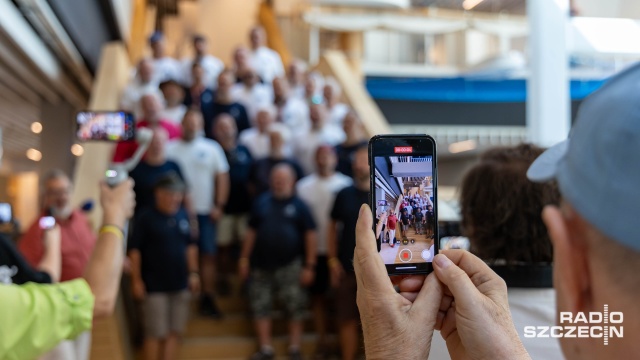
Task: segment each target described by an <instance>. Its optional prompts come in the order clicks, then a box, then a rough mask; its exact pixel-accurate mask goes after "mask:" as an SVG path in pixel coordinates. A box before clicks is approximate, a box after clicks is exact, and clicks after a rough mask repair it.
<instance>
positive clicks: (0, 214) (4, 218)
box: [0, 203, 13, 224]
mask: <svg viewBox="0 0 640 360" xmlns="http://www.w3.org/2000/svg"><path fill="white" fill-rule="evenodd" d="M12 216H13V215H12V212H11V204H9V203H0V224H6V223H9V222H11V218H12Z"/></svg>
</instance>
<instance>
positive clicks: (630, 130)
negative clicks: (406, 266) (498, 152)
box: [354, 65, 640, 359]
mask: <svg viewBox="0 0 640 360" xmlns="http://www.w3.org/2000/svg"><path fill="white" fill-rule="evenodd" d="M638 91H640V65H636V66H634V67H632V68H630V69H628V70H626V71H624V72H623V73H621V74H619V75H617V76H615V77H614V78H612V79H611V80H609V81H608V82H607V83H606V84H605V85H604V86H603V87H602V88H601V89H599V90H598V91H596V92H594V93H593V94H592V95H590V96H589V97H588V98H587V99H586V100H585V101H584V102H583V103H582V105H581V107H580V110H579V112H578V116H577V119H576V123H575V126H574V128H573V130H572V131H571V134H570V136H569V140H567V141H565V142H563V143H560V144H558V145H556V146H554V147H552V148H551V149H549V150H547V151H546V152H545V153H543V154H542V155H541V156H540V157H539V158H538V159H537V160H536V161H535V162H534V163H533V164H532V165H531V167H530V168H529V171H528V173H527V175H528V177H529V179H530V180H532V181H536V182H542V181H548V180H551V179H555V180H556V181H557V182H558V186H559V189H560V193H561V195H562V198H563V200H562V202H561V205H560V206H559V207H555V206H547V207H545V209H544V210H543V212H542V218H543V220H544V222H545V224H546V225H547V229H548V231H549V236H550V237H551V241H552V243H553V250H554V254H553V256H554V269H553V279H554V281H553V282H554V287H555V288H556V293H557V307H558V309H557V311H558V315H559V316H558V324H557V325H558V326H559V329H554V330H553V331H554V333H556V334H558V333H561V334H562V335H565V332H566V335H567V336H566V337H565V336H561V337H560V344H561V347H562V351H563V354H564V356H565V357H566V358H567V359H585V358H589V359H605V358H606V359H623V358H630V357H633V356H634V355H633V354H636V355H637V354H640V343H639V342H638V341H637V334H638V333H640V307H638V304H637V299H638V295H640V277H638V275H637V274H638V272H639V271H640V237H639V236H638V231H637V223H638V214H639V213H640V188H639V187H638V185H639V184H640V163H639V160H638V154H640V105H638V101H637V98H636V97H637V93H638ZM371 224H372V219H371V212H370V210H368V208H367V207H366V206H363V208H362V209H361V211H360V219H359V223H358V228H357V230H356V231H357V245H356V251H355V259H354V265H355V270H356V275H357V278H358V305H359V308H360V313H361V320H362V323H363V328H364V337H365V349H366V352H367V357H372V358H374V357H375V358H404V359H408V358H423V359H424V358H427V357H428V355H429V350H430V344H431V336H433V330H434V329H439V330H440V333H441V335H442V337H443V338H444V339H445V341H446V342H447V348H448V350H449V354H450V355H451V357H452V358H469V359H481V358H482V359H485V358H489V359H529V358H530V357H529V355H528V354H527V353H526V351H525V349H524V347H523V346H522V342H521V341H520V339H519V337H518V334H517V330H516V329H515V327H514V325H513V321H512V319H511V315H510V312H509V306H508V302H507V288H506V286H505V282H504V280H502V279H501V278H500V277H498V275H496V274H495V273H494V272H493V271H492V270H491V269H490V268H489V267H488V266H487V265H486V264H485V263H484V262H482V261H481V260H480V259H478V258H477V257H475V256H473V255H472V254H470V253H468V252H465V251H461V250H445V251H442V252H441V253H440V254H438V255H436V257H435V259H434V273H433V274H430V275H429V276H427V277H426V279H423V278H421V277H407V278H404V279H402V280H400V281H398V284H397V285H398V286H399V289H400V293H397V292H396V291H395V289H394V288H393V286H392V283H391V281H389V280H387V279H388V278H387V276H386V270H385V267H384V264H383V263H382V261H381V260H380V258H379V257H377V249H376V246H375V239H374V235H373V232H372V231H371ZM372 259H374V260H373V261H371V260H372ZM390 304H393V305H391V306H390ZM607 311H609V312H616V313H619V314H621V315H619V316H618V319H617V321H620V320H622V321H621V322H620V323H617V324H615V325H618V326H621V327H623V333H622V334H621V335H622V336H617V335H616V336H611V337H610V338H608V339H606V340H605V339H603V336H604V335H603V332H606V334H607V335H608V334H609V332H607V327H604V326H602V327H604V329H601V332H600V333H598V331H593V330H594V329H596V330H597V328H594V327H591V328H589V329H590V330H588V331H587V332H588V333H589V334H588V336H586V337H580V338H578V336H577V335H576V334H577V333H573V335H572V334H571V333H569V332H568V330H567V328H566V327H571V326H601V325H606V324H602V323H599V324H590V323H588V322H582V323H576V322H575V321H570V320H569V318H572V319H576V318H578V317H579V316H580V314H582V315H585V314H586V317H587V319H589V317H590V315H591V313H596V314H602V313H606V312H607ZM603 317H606V315H603ZM612 325H614V324H612ZM380 334H384V335H380ZM389 334H397V335H394V336H389ZM534 335H535V334H534ZM547 335H549V333H547ZM436 336H437V335H436ZM425 340H426V341H425ZM400 342H402V343H404V344H414V345H413V346H408V347H398V346H397V344H398V343H400Z"/></svg>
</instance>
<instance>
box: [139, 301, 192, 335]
mask: <svg viewBox="0 0 640 360" xmlns="http://www.w3.org/2000/svg"><path fill="white" fill-rule="evenodd" d="M190 299H191V294H190V293H189V291H187V290H183V291H178V292H171V293H164V292H157V293H148V294H147V296H146V297H145V299H144V301H143V304H142V306H143V312H144V330H145V334H146V336H147V337H150V338H154V339H162V338H165V337H167V335H169V333H175V334H182V333H183V332H184V328H185V326H186V324H187V320H188V319H189V300H190Z"/></svg>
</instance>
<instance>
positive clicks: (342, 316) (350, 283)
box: [336, 271, 360, 322]
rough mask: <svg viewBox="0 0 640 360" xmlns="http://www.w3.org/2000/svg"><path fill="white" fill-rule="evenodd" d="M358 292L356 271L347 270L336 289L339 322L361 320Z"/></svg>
mask: <svg viewBox="0 0 640 360" xmlns="http://www.w3.org/2000/svg"><path fill="white" fill-rule="evenodd" d="M357 293H358V283H357V282H356V273H354V272H353V271H345V274H344V277H343V278H342V280H340V284H339V285H338V288H337V289H336V318H337V319H338V322H347V321H352V320H356V321H357V320H360V312H359V311H358V304H357V303H356V295H357Z"/></svg>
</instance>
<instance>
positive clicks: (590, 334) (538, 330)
mask: <svg viewBox="0 0 640 360" xmlns="http://www.w3.org/2000/svg"><path fill="white" fill-rule="evenodd" d="M559 319H560V323H559V325H556V326H525V327H524V337H526V338H562V337H563V338H602V340H603V342H604V345H609V339H610V338H614V337H616V338H622V337H623V335H624V327H623V326H622V322H623V321H624V315H623V313H622V312H621V311H611V312H609V305H608V304H605V305H604V311H602V312H600V311H590V312H588V313H585V312H577V313H575V314H573V313H571V312H566V311H561V312H560V318H559Z"/></svg>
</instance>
